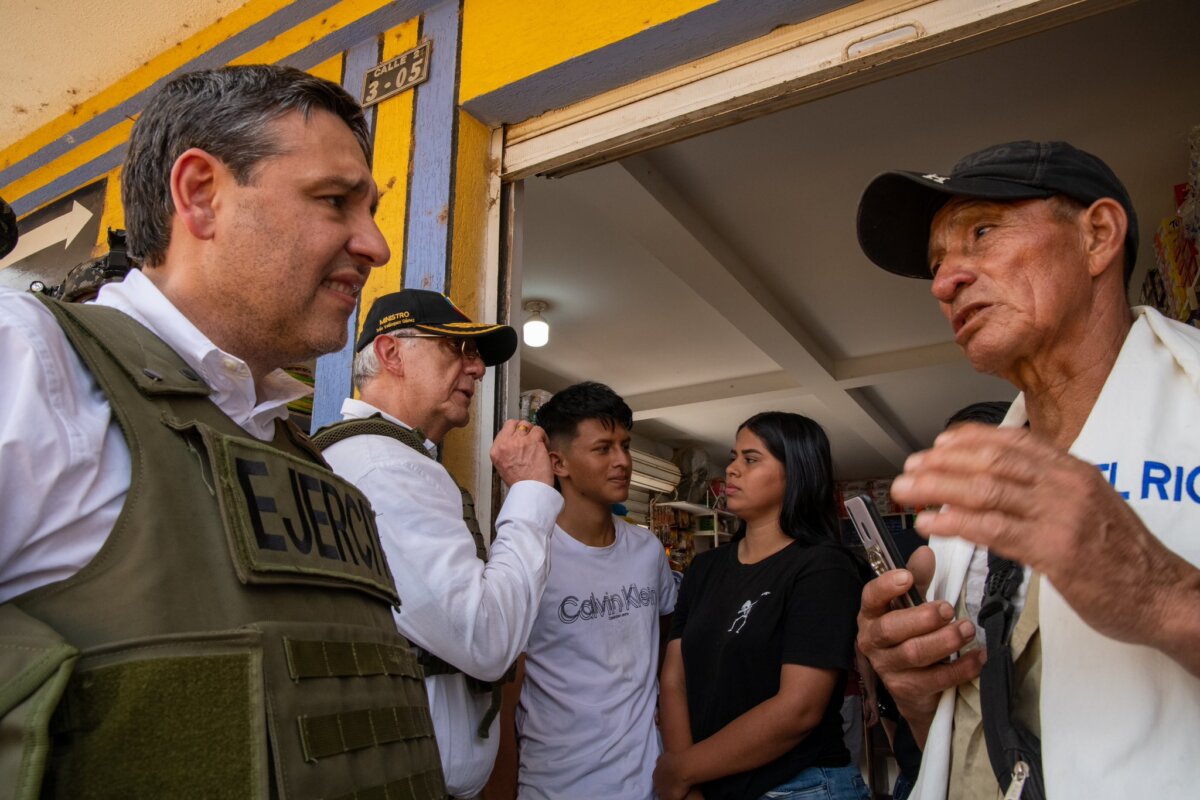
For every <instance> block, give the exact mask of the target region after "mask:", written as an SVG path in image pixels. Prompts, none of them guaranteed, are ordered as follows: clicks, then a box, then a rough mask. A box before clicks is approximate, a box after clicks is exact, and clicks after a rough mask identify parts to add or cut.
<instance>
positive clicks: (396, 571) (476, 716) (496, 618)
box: [324, 399, 563, 797]
mask: <svg viewBox="0 0 1200 800" xmlns="http://www.w3.org/2000/svg"><path fill="white" fill-rule="evenodd" d="M373 414H383V412H382V411H380V410H379V409H377V408H375V407H374V406H372V405H370V404H368V403H364V402H362V401H360V400H353V399H348V400H345V401H344V402H343V404H342V417H343V418H345V419H363V418H366V417H369V416H371V415H373ZM383 416H384V418H385V419H387V420H389V421H391V422H394V423H397V424H399V425H403V426H404V427H410V426H408V425H405V423H404V422H402V421H401V420H398V419H396V418H395V417H392V416H390V415H388V414H383ZM425 445H426V449H427V450H429V451H430V453H431V454H432V453H433V452H434V446H433V443H432V442H429V441H426V443H425ZM324 455H325V459H326V460H327V461H328V462H329V464H330V466H332V467H333V469H334V471H335V472H337V473H338V474H339V475H341V476H342V477H343V478H345V479H346V480H348V481H350V482H351V483H353V484H354V485H355V486H357V487H358V488H359V490H360V491H362V493H363V494H365V495H366V496H367V499H368V500H370V501H371V506H372V507H373V508H374V509H375V514H376V522H377V523H378V526H379V538H380V540H381V541H382V542H383V549H384V552H385V553H387V558H388V565H389V566H390V567H391V570H392V576H393V577H394V578H395V580H396V589H397V591H398V592H399V594H400V612H399V613H398V614H396V627H397V628H398V629H399V630H400V632H401V633H402V634H404V635H405V636H406V637H407V638H408V639H409V640H410V641H411V642H413V644H416V645H417V646H419V647H422V648H424V649H425V650H427V651H429V652H430V653H433V654H434V655H436V656H438V657H439V658H441V659H442V660H444V661H447V662H449V663H450V664H452V665H454V666H455V667H458V668H459V669H461V670H463V671H464V672H466V673H468V674H470V675H473V676H475V677H476V678H479V679H481V680H488V681H490V680H496V679H497V678H499V677H501V676H502V675H503V674H504V672H505V671H506V670H507V669H508V667H509V665H511V664H512V663H513V662H514V661H515V660H516V658H517V656H518V655H519V654H520V653H521V651H522V650H523V649H524V648H525V642H526V640H527V639H528V638H529V631H530V630H531V629H532V627H533V622H534V619H535V618H536V616H537V610H538V603H539V602H540V600H541V597H542V591H543V589H544V588H545V586H546V577H547V574H548V572H549V567H550V561H549V553H548V550H549V546H550V538H551V536H552V534H553V532H554V523H555V520H556V519H557V517H558V514H559V512H560V511H561V510H562V506H563V500H562V496H561V495H560V494H559V493H558V492H556V491H555V490H554V488H553V487H551V486H549V485H547V484H544V483H539V482H538V481H518V482H517V483H515V484H513V486H512V488H511V489H510V490H509V493H508V497H506V498H505V500H504V505H503V507H502V508H501V509H500V515H499V517H497V519H496V536H495V538H494V539H493V540H492V545H491V548H490V556H489V559H488V562H487V564H484V563H483V562H482V561H480V560H479V559H478V558H477V557H476V555H475V540H474V539H473V538H472V536H471V533H470V531H469V530H467V526H466V523H465V522H463V505H462V494H461V493H460V492H459V490H458V486H457V485H456V484H455V483H454V479H453V478H451V477H450V473H449V472H447V471H446V468H445V467H443V466H442V465H441V464H439V463H438V462H437V461H435V460H433V459H432V458H426V457H425V456H423V455H422V454H421V453H419V452H417V451H416V450H414V449H412V448H411V447H409V446H407V445H405V444H403V443H401V442H399V441H397V440H396V439H392V438H390V437H387V436H373V435H366V436H353V437H350V438H349V439H343V440H342V441H340V442H338V443H337V444H334V445H332V446H330V447H329V449H328V450H326V451H325V453H324ZM425 689H426V692H427V694H428V695H429V710H430V714H431V715H432V718H433V729H434V733H435V734H436V735H437V742H438V750H439V751H440V752H441V757H442V769H443V771H444V772H445V775H446V787H447V789H448V790H449V792H450V794H451V795H452V796H455V797H472V796H474V795H476V794H478V793H479V792H480V791H481V790H482V789H483V785H484V784H485V783H486V782H487V779H488V776H489V775H490V774H491V771H492V766H493V764H494V763H495V760H496V748H497V746H498V745H499V741H500V732H499V730H498V725H497V722H496V721H494V722H493V723H492V727H491V733H490V735H489V736H488V738H486V739H484V738H481V737H480V736H479V735H478V734H477V733H476V730H477V728H478V726H479V722H480V719H481V718H482V717H483V714H484V712H485V711H486V710H487V708H488V705H489V704H490V702H491V697H490V695H487V694H475V693H472V692H471V691H470V690H469V689H468V688H467V687H466V684H465V682H464V680H463V676H462V675H461V674H451V675H434V676H432V677H429V678H426V679H425Z"/></svg>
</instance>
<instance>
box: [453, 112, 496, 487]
mask: <svg viewBox="0 0 1200 800" xmlns="http://www.w3.org/2000/svg"><path fill="white" fill-rule="evenodd" d="M491 138H492V134H491V131H490V130H488V128H487V126H486V125H484V124H483V123H481V122H479V121H478V120H477V119H475V118H474V117H472V116H471V115H470V114H468V113H466V112H465V111H459V112H458V147H457V149H456V152H455V154H454V158H455V173H454V186H453V193H454V194H453V198H454V219H453V225H454V229H453V231H452V235H453V238H452V240H451V261H450V272H451V274H450V299H452V300H453V301H454V302H455V304H457V305H458V307H459V308H461V309H462V310H463V311H465V312H466V313H467V315H468V316H470V317H471V318H472V319H482V318H484V317H485V316H487V317H488V318H489V319H490V318H491V317H490V315H489V314H488V310H486V309H484V308H483V303H482V293H483V288H484V286H483V279H484V275H485V266H486V264H487V256H488V254H487V251H486V249H485V248H486V237H487V221H488V214H489V213H490V211H491V203H490V201H489V198H488V184H489V180H490V177H491V175H492V174H493V173H494V172H495V171H496V170H497V169H498V166H497V165H496V164H494V163H493V159H492V156H491V153H490V152H489V149H490V147H491ZM479 409H480V403H479V400H478V399H476V401H475V403H474V404H473V406H472V409H471V420H472V422H471V425H470V427H467V428H459V429H457V430H453V431H451V432H450V434H449V435H448V436H447V437H446V443H445V448H444V450H445V454H444V455H443V458H442V461H443V463H444V464H445V465H446V469H448V470H449V471H450V474H451V475H453V476H454V479H455V480H457V481H458V482H459V483H460V484H462V485H463V486H475V485H476V483H475V481H476V478H477V474H476V473H477V471H478V466H477V465H478V463H479V462H478V458H477V451H478V437H477V434H476V431H477V430H478V428H477V426H479V425H488V426H490V425H491V424H492V421H491V420H490V419H489V420H484V419H479ZM481 490H484V489H482V488H481Z"/></svg>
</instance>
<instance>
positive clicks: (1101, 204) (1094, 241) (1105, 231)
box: [1080, 197, 1129, 278]
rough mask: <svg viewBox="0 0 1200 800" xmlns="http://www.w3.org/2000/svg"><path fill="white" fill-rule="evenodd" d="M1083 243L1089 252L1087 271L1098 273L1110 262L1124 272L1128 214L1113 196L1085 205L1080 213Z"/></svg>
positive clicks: (1092, 274)
mask: <svg viewBox="0 0 1200 800" xmlns="http://www.w3.org/2000/svg"><path fill="white" fill-rule="evenodd" d="M1080 222H1081V224H1082V225H1083V236H1084V245H1085V246H1086V247H1087V254H1088V273H1089V274H1090V275H1091V276H1092V277H1093V278H1097V277H1099V276H1100V275H1101V274H1102V273H1103V272H1104V271H1105V270H1106V269H1108V268H1109V267H1110V266H1112V267H1114V268H1115V269H1116V270H1117V272H1119V273H1121V275H1122V276H1123V275H1124V271H1125V259H1124V258H1123V256H1122V254H1123V253H1124V248H1125V232H1126V231H1127V230H1128V227H1129V218H1128V217H1127V216H1126V214H1125V209H1124V207H1122V206H1121V204H1120V203H1118V202H1117V201H1116V200H1114V199H1113V198H1111V197H1102V198H1100V199H1099V200H1097V201H1096V202H1094V203H1092V204H1091V205H1090V206H1088V207H1087V208H1086V209H1084V211H1083V213H1082V215H1081V216H1080Z"/></svg>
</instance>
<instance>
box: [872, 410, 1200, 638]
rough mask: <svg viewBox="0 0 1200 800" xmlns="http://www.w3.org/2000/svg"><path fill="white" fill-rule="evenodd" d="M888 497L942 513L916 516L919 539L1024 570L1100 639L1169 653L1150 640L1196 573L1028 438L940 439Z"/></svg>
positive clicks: (1117, 499)
mask: <svg viewBox="0 0 1200 800" xmlns="http://www.w3.org/2000/svg"><path fill="white" fill-rule="evenodd" d="M892 494H893V496H894V497H895V498H896V500H898V501H899V502H901V503H905V504H910V505H918V506H939V505H942V504H947V505H948V507H946V508H943V509H942V511H941V512H937V511H924V512H922V513H921V514H919V515H918V516H917V529H918V531H920V533H921V534H922V535H923V536H931V535H936V536H961V537H962V538H964V539H968V540H970V541H972V542H975V543H977V544H981V545H984V546H986V547H987V548H988V549H989V550H994V551H995V552H997V553H1000V554H1001V555H1004V556H1007V557H1009V558H1012V559H1015V560H1017V561H1020V562H1021V563H1022V564H1026V565H1028V566H1030V567H1032V568H1033V569H1034V570H1036V571H1037V572H1040V573H1042V574H1043V575H1045V576H1046V577H1047V578H1048V579H1049V580H1050V582H1051V583H1053V584H1054V588H1055V589H1056V590H1058V592H1059V593H1060V594H1061V595H1062V596H1063V598H1064V599H1065V600H1066V602H1067V603H1068V604H1069V605H1070V606H1071V607H1072V608H1073V609H1074V610H1075V611H1076V613H1078V614H1079V615H1080V617H1082V618H1083V620H1084V621H1085V622H1087V624H1088V625H1090V626H1091V627H1092V628H1094V629H1096V630H1097V631H1099V632H1100V633H1102V634H1105V635H1107V636H1110V637H1112V638H1115V639H1119V640H1122V641H1126V642H1134V643H1139V644H1149V645H1151V646H1156V647H1159V649H1165V650H1167V651H1168V652H1170V651H1171V648H1172V647H1175V648H1178V647H1179V643H1178V642H1175V643H1171V642H1166V643H1164V642H1162V641H1158V640H1157V639H1156V636H1160V635H1161V633H1162V629H1163V619H1164V618H1167V617H1168V616H1169V614H1167V613H1165V612H1166V611H1167V609H1169V608H1171V607H1172V606H1173V605H1176V604H1177V603H1178V597H1179V592H1180V587H1181V586H1185V585H1188V584H1189V583H1191V584H1193V585H1194V583H1195V582H1196V577H1197V575H1200V573H1197V571H1196V570H1195V568H1194V567H1192V566H1191V565H1189V564H1188V563H1187V562H1186V561H1184V560H1183V559H1182V558H1180V557H1179V556H1177V555H1176V554H1174V553H1172V552H1170V551H1169V550H1167V549H1166V547H1164V546H1163V545H1162V543H1161V542H1159V541H1158V539H1156V538H1155V537H1154V535H1153V534H1151V533H1150V531H1149V530H1147V529H1146V526H1145V525H1143V524H1142V521H1141V520H1140V519H1139V518H1138V516H1137V514H1136V513H1134V511H1133V509H1132V508H1130V507H1129V505H1128V504H1127V503H1126V502H1125V501H1124V500H1123V499H1122V498H1121V496H1120V495H1118V494H1117V492H1116V491H1115V490H1114V489H1113V487H1112V486H1110V485H1109V484H1108V482H1107V481H1106V480H1105V479H1104V477H1103V476H1102V475H1101V474H1100V471H1099V470H1097V469H1096V468H1095V467H1094V466H1092V465H1091V464H1088V463H1087V462H1084V461H1081V460H1079V459H1077V458H1075V457H1073V456H1071V455H1069V454H1067V453H1064V452H1062V451H1060V450H1058V449H1057V448H1055V447H1053V446H1052V445H1051V444H1049V443H1047V442H1045V441H1043V440H1041V439H1039V438H1037V437H1036V436H1035V435H1034V434H1032V433H1031V432H1029V431H1028V430H1025V429H1016V428H1008V429H997V428H990V427H987V426H982V425H961V426H958V427H956V428H954V429H952V430H949V431H946V432H945V433H943V434H941V435H940V436H939V437H938V438H937V440H936V441H935V442H934V446H933V448H932V449H930V450H926V451H924V452H922V453H916V454H914V455H912V456H910V457H909V459H908V462H907V463H906V464H905V465H904V473H903V474H902V475H901V476H900V477H898V478H897V479H896V480H895V481H894V482H893V484H892ZM1189 573H1190V574H1189ZM1131 598H1137V601H1136V602H1131V601H1130V599H1131ZM1195 645H1196V643H1195V642H1192V643H1190V645H1189V646H1190V647H1192V648H1193V649H1194V648H1195Z"/></svg>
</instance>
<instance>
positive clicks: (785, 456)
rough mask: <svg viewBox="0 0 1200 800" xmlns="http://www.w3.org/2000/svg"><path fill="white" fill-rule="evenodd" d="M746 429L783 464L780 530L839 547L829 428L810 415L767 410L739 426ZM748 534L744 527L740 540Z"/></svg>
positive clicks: (804, 540)
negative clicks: (826, 433) (826, 430)
mask: <svg viewBox="0 0 1200 800" xmlns="http://www.w3.org/2000/svg"><path fill="white" fill-rule="evenodd" d="M742 429H748V430H749V431H750V432H751V433H753V434H754V435H755V436H757V437H758V438H760V439H762V441H763V444H765V445H766V446H767V450H769V451H770V453H771V455H773V456H774V457H775V458H776V459H777V460H778V461H779V462H780V463H781V464H783V474H784V490H783V508H782V509H780V513H779V527H780V528H781V529H782V530H783V532H784V533H786V534H787V535H788V536H790V537H792V538H793V539H795V540H797V541H799V542H801V543H803V544H832V545H840V543H841V526H840V525H839V524H838V518H837V497H836V494H835V492H834V483H833V456H832V454H831V453H830V449H829V437H828V436H826V435H825V429H824V428H822V427H821V426H820V425H818V424H817V423H816V422H814V421H813V420H811V419H809V418H808V417H805V416H802V415H800V414H792V413H790V412H787V411H764V412H762V413H760V414H755V415H754V416H753V417H751V418H750V419H748V420H746V421H745V422H743V423H742V424H741V425H739V426H738V431H741V430H742ZM744 535H745V526H744V525H743V526H742V528H741V530H739V531H738V535H737V537H736V538H739V539H740V538H741V537H742V536H744Z"/></svg>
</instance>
